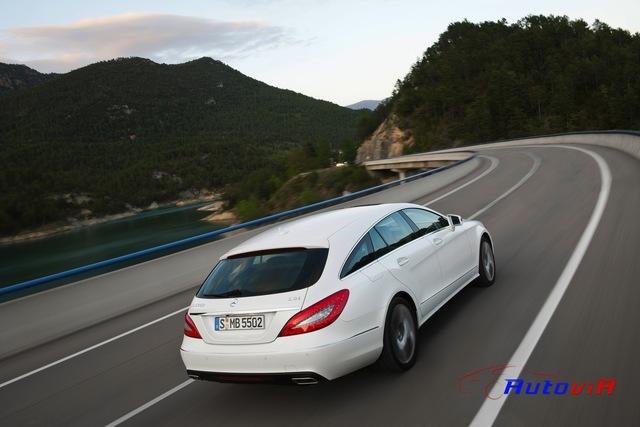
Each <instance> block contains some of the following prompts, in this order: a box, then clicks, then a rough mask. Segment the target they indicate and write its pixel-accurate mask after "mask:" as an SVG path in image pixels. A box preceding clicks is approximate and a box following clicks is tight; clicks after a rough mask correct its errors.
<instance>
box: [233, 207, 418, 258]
mask: <svg viewBox="0 0 640 427" xmlns="http://www.w3.org/2000/svg"><path fill="white" fill-rule="evenodd" d="M409 207H421V206H419V205H415V204H412V203H384V204H378V205H362V206H354V207H349V208H344V209H335V210H331V211H327V212H321V213H316V214H311V215H307V216H304V217H302V218H297V219H293V220H290V221H287V222H284V223H282V224H277V225H274V226H273V227H271V228H269V229H268V230H266V231H264V232H262V233H260V234H258V235H256V236H254V237H252V238H250V239H248V240H246V241H244V242H243V243H241V244H240V245H238V246H236V247H235V248H233V249H231V250H230V251H229V252H227V253H226V254H224V255H223V256H222V257H221V258H227V257H229V256H232V255H237V254H241V253H246V252H255V251H261V250H268V249H277V248H297V247H303V248H328V247H329V238H330V237H331V236H332V235H334V234H335V233H337V232H339V231H340V230H343V229H344V228H345V227H348V226H349V225H351V224H353V223H356V222H358V223H365V224H367V225H368V226H370V225H373V224H374V223H375V222H377V221H379V220H380V219H382V218H383V217H385V216H387V215H388V214H390V213H392V212H395V211H397V210H399V209H404V208H409Z"/></svg>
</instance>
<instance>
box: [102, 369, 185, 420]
mask: <svg viewBox="0 0 640 427" xmlns="http://www.w3.org/2000/svg"><path fill="white" fill-rule="evenodd" d="M194 381H195V380H192V379H188V380H186V381H185V382H183V383H182V384H178V385H177V386H175V387H174V388H172V389H171V390H168V391H165V392H164V393H162V394H161V395H160V396H158V397H156V398H155V399H153V400H150V401H148V402H147V403H145V404H144V405H142V406H140V407H138V408H136V409H134V410H133V411H131V412H129V413H126V414H124V415H123V416H121V417H120V418H118V419H117V420H115V421H112V422H110V423H109V424H107V426H106V427H115V426H117V425H120V424H122V423H123V422H125V421H127V420H128V419H129V418H132V417H135V416H136V415H138V414H139V413H140V412H142V411H144V410H146V409H148V408H150V407H152V406H153V405H155V404H156V403H158V402H160V401H161V400H163V399H166V398H167V397H169V396H171V395H172V394H174V393H176V392H178V391H180V390H182V389H183V388H185V387H186V386H188V385H189V384H191V383H192V382H194Z"/></svg>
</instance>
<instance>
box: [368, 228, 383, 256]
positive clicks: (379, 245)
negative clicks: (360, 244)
mask: <svg viewBox="0 0 640 427" xmlns="http://www.w3.org/2000/svg"><path fill="white" fill-rule="evenodd" d="M369 236H371V243H373V251H374V252H378V251H383V250H384V249H386V248H387V244H386V243H385V242H384V240H383V239H382V237H380V233H378V232H377V231H376V229H375V228H373V229H371V231H370V232H369Z"/></svg>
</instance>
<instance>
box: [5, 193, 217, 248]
mask: <svg viewBox="0 0 640 427" xmlns="http://www.w3.org/2000/svg"><path fill="white" fill-rule="evenodd" d="M219 197H220V196H219V195H218V194H208V195H206V196H202V197H197V198H191V199H179V200H173V201H171V202H166V203H152V205H153V207H151V208H147V209H131V210H128V211H126V212H120V213H116V214H109V215H103V216H99V217H95V218H88V219H82V220H78V221H76V222H74V223H67V224H60V223H52V224H47V225H44V226H42V227H40V228H38V229H36V230H32V231H25V232H22V233H18V234H14V235H12V236H4V237H0V245H11V244H16V243H22V242H25V241H32V240H38V239H43V238H46V237H51V236H54V235H57V234H62V233H66V232H68V231H73V230H78V229H81V228H86V227H91V226H93V225H98V224H104V223H106V222H110V221H116V220H119V219H124V218H129V217H132V216H135V215H138V214H140V213H143V212H152V211H155V210H157V209H161V208H166V207H170V206H175V207H182V206H189V205H195V204H198V203H202V202H207V201H215V200H218V199H219ZM150 206H151V205H150Z"/></svg>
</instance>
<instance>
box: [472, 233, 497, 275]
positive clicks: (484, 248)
mask: <svg viewBox="0 0 640 427" xmlns="http://www.w3.org/2000/svg"><path fill="white" fill-rule="evenodd" d="M478 270H479V271H478V273H479V274H480V277H478V280H477V281H476V284H477V285H478V286H483V287H486V286H491V285H493V283H494V282H495V281H496V259H495V256H494V255H493V247H492V246H491V242H490V241H489V238H488V237H486V236H483V237H482V240H480V259H479V265H478Z"/></svg>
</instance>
